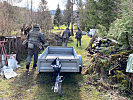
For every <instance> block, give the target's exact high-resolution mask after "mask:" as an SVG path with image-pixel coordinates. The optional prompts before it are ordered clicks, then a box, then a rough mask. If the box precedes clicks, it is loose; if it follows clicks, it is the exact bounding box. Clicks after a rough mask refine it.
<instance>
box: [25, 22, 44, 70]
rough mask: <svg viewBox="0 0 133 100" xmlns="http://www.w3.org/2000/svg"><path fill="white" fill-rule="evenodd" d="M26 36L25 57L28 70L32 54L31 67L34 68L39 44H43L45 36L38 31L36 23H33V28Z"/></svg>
mask: <svg viewBox="0 0 133 100" xmlns="http://www.w3.org/2000/svg"><path fill="white" fill-rule="evenodd" d="M26 38H27V41H28V56H27V59H26V69H27V70H29V67H30V62H31V58H32V56H33V55H34V63H33V68H36V66H37V59H38V53H39V49H40V44H44V42H45V38H44V35H43V33H41V32H40V28H39V25H38V24H34V25H33V30H32V31H30V32H29V33H28V34H27V37H26Z"/></svg>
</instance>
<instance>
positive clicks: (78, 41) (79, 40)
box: [77, 38, 81, 47]
mask: <svg viewBox="0 0 133 100" xmlns="http://www.w3.org/2000/svg"><path fill="white" fill-rule="evenodd" d="M78 44H79V45H80V46H81V38H79V39H77V47H78Z"/></svg>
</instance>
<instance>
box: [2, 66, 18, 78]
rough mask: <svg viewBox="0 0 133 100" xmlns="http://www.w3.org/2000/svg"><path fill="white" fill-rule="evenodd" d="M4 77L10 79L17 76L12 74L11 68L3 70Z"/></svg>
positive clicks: (14, 73)
mask: <svg viewBox="0 0 133 100" xmlns="http://www.w3.org/2000/svg"><path fill="white" fill-rule="evenodd" d="M4 75H5V78H7V79H10V78H12V77H15V76H17V73H16V72H14V71H13V69H12V68H9V69H5V70H4Z"/></svg>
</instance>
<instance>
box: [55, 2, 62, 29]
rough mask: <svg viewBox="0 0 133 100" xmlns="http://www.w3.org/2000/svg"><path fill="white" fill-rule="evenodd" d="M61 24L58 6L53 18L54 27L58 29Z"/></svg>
mask: <svg viewBox="0 0 133 100" xmlns="http://www.w3.org/2000/svg"><path fill="white" fill-rule="evenodd" d="M61 24H62V14H61V10H60V7H59V4H58V7H57V9H56V12H55V16H54V25H56V26H58V27H59V26H60V25H61Z"/></svg>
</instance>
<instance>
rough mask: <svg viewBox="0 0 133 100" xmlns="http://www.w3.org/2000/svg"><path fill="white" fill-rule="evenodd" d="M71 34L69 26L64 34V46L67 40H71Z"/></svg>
mask: <svg viewBox="0 0 133 100" xmlns="http://www.w3.org/2000/svg"><path fill="white" fill-rule="evenodd" d="M70 36H71V32H70V30H69V28H68V27H67V28H66V30H65V31H64V32H63V34H62V42H64V46H65V47H66V46H67V42H68V40H69V37H70Z"/></svg>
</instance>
